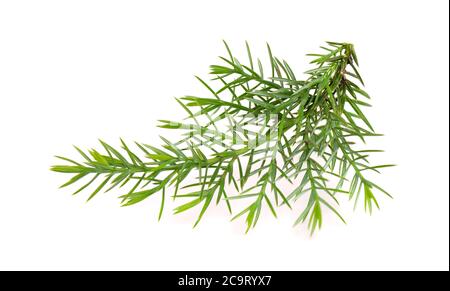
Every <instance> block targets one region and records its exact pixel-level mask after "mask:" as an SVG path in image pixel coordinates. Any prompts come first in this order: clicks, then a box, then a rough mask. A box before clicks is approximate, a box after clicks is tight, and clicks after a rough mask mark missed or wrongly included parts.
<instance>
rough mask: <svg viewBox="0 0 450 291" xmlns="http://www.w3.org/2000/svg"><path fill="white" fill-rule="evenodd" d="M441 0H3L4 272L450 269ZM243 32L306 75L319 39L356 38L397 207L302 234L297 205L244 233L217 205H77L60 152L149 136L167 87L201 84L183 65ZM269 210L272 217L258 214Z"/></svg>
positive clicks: (161, 114) (173, 110) (391, 204)
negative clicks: (60, 169)
mask: <svg viewBox="0 0 450 291" xmlns="http://www.w3.org/2000/svg"><path fill="white" fill-rule="evenodd" d="M448 17H449V16H448V1H443V0H438V1H430V0H427V1H412V0H408V1H380V0H379V1H280V0H278V1H262V0H258V1H226V2H223V1H220V2H219V1H1V2H0V134H1V135H0V139H1V142H0V155H1V156H0V160H1V167H0V269H6V270H11V269H19V270H24V269H32V270H36V269H38V270H47V269H59V270H61V269H62V270H72V269H76V270H78V269H83V270H84V269H90V270H91V269H94V270H97V269H113V270H116V269H118V270H135V269H144V270H175V269H177V270H194V269H206V270H212V269H217V270H231V269H233V270H236V269H240V270H317V269H318V270H324V269H326V270H329V269H331V270H336V269H339V270H342V269H344V270H345V269H357V270H374V269H375V270H380V269H381V270H411V269H413V270H424V269H428V270H430V269H431V270H436V269H440V270H443V269H444V270H448V267H449V182H448V181H449V180H448V174H449V173H448V172H449V164H448V161H449V157H448V153H449V139H448V118H449V111H448V110H449V109H448V108H449V104H448V103H449V102H448V100H449V91H448V88H449V86H448V85H449V83H448V77H449V76H448V72H449V70H448V64H449V62H448V61H449V60H448V55H449V47H448V44H449V42H448V20H449V18H448ZM222 39H226V40H228V41H229V43H230V45H231V46H232V48H234V49H235V50H236V54H238V55H240V56H241V57H242V58H244V57H245V54H244V46H243V45H244V41H245V40H248V41H249V42H250V43H251V44H252V45H253V52H254V54H258V55H260V56H265V53H266V52H265V48H264V46H265V42H266V41H268V42H270V43H271V45H272V48H273V50H274V52H275V54H276V55H279V56H281V57H283V58H285V59H287V60H288V61H289V62H290V64H291V66H292V67H293V68H294V70H295V71H296V72H297V74H298V75H300V73H301V72H303V71H305V70H306V69H307V68H309V67H308V66H307V61H308V60H307V58H306V57H305V54H306V53H309V52H314V51H316V50H317V48H318V46H320V45H321V44H323V41H325V40H334V41H347V42H352V43H354V44H355V46H356V49H357V53H358V55H359V59H360V63H361V73H362V75H363V77H364V79H365V80H366V83H367V91H368V92H369V93H371V95H372V96H373V105H374V107H373V108H371V109H370V110H369V111H368V116H369V117H370V119H371V120H372V122H373V124H374V125H375V127H376V129H377V130H378V131H379V132H383V133H385V136H384V137H381V138H376V139H374V140H371V141H370V147H374V148H377V147H378V148H382V149H384V150H386V153H384V154H382V155H379V156H377V157H376V160H375V163H376V162H387V163H391V162H393V163H396V164H398V165H399V166H398V167H396V168H392V169H387V170H385V171H383V175H381V176H379V177H377V178H378V180H377V181H378V182H379V183H380V184H381V185H383V186H384V187H385V188H387V189H388V190H389V191H390V192H391V193H392V194H393V195H394V196H395V199H394V200H388V199H383V198H381V204H382V209H381V211H376V212H375V213H374V214H373V215H372V216H368V215H366V214H365V213H364V211H362V210H361V208H360V209H358V210H357V211H356V212H353V211H352V209H351V208H352V205H347V204H348V203H345V202H344V203H343V209H342V210H343V214H344V215H345V217H346V218H347V220H348V225H343V224H341V223H340V222H339V221H338V220H336V219H335V217H333V216H331V215H327V216H326V218H325V219H326V221H325V223H324V228H323V229H322V230H321V231H320V232H319V233H318V234H317V235H315V236H313V237H312V238H310V237H309V236H308V235H307V234H306V229H305V227H299V228H293V227H292V223H293V221H294V220H295V218H296V216H297V215H298V211H299V209H300V207H301V205H296V206H297V208H296V209H297V212H290V211H283V210H282V211H281V213H280V217H279V219H278V220H275V219H273V218H272V217H271V216H270V215H263V217H262V219H261V220H260V222H259V224H258V226H257V228H256V229H255V230H253V231H251V232H250V233H249V234H248V235H244V234H243V232H244V226H243V221H242V220H241V221H237V222H233V223H230V222H229V218H228V216H226V215H225V214H226V211H225V209H224V208H223V207H219V208H214V209H212V210H209V212H207V214H206V216H205V217H204V220H203V221H202V223H201V224H200V227H198V228H196V229H194V230H193V229H192V223H193V222H194V219H195V215H196V213H197V211H194V212H191V213H188V214H186V215H180V216H172V215H171V210H170V208H171V207H173V206H174V204H171V203H169V204H168V205H167V206H168V208H167V209H166V212H165V215H164V218H163V220H162V222H160V223H158V222H157V219H156V217H157V211H158V207H159V203H160V200H159V196H158V195H156V196H154V197H152V198H150V199H148V200H146V201H145V202H143V203H141V204H140V205H137V206H135V207H129V208H121V207H119V201H118V199H117V195H116V194H120V193H108V194H103V195H99V196H98V197H96V198H95V199H94V200H93V201H91V202H90V203H88V204H86V203H85V199H86V198H87V196H86V193H85V194H84V195H83V194H81V195H79V196H75V197H73V196H71V195H70V193H71V192H70V191H69V190H67V189H63V190H58V189H57V186H58V185H59V184H61V183H62V182H63V180H65V178H66V177H64V176H63V175H61V174H56V173H51V172H50V171H49V170H48V169H49V166H50V165H52V164H54V163H55V162H56V160H55V159H54V158H53V155H55V154H59V155H68V156H71V157H73V156H75V152H74V151H73V149H72V147H71V145H72V144H77V145H80V146H82V147H94V146H97V145H98V143H97V138H102V139H104V140H106V141H108V142H110V143H111V144H113V145H118V138H119V137H123V138H124V139H125V140H127V141H134V140H136V141H142V142H147V143H155V142H157V138H158V134H160V133H161V132H162V130H159V129H156V128H155V124H156V120H157V119H164V118H165V119H179V118H180V116H181V115H180V113H182V111H181V110H180V109H179V108H178V107H179V106H178V105H177V104H176V103H175V102H174V100H173V98H172V97H175V96H182V95H185V94H194V95H195V94H198V95H201V93H203V92H204V91H203V89H202V88H200V86H199V84H198V83H197V82H196V81H195V79H194V78H193V75H194V74H198V75H200V76H203V77H207V72H208V66H209V65H210V64H213V63H216V62H217V61H218V60H217V56H218V55H223V54H224V49H223V47H222V43H221V40H222ZM266 212H267V211H266Z"/></svg>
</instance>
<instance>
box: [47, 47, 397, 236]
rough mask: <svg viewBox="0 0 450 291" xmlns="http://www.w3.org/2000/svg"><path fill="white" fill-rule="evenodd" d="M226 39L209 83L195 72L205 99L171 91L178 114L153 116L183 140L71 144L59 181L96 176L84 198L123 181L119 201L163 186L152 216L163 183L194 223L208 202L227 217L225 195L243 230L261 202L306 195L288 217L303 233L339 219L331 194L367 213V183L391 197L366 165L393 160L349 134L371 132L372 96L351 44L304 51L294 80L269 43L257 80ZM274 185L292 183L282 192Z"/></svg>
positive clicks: (257, 65) (371, 197) (253, 64)
mask: <svg viewBox="0 0 450 291" xmlns="http://www.w3.org/2000/svg"><path fill="white" fill-rule="evenodd" d="M225 45H226V49H227V52H228V55H229V56H228V57H221V58H220V59H221V60H222V62H223V64H221V65H213V66H211V74H212V76H213V79H212V80H211V82H210V83H207V82H205V81H203V80H202V79H200V78H198V77H197V79H198V81H199V82H200V83H201V84H202V86H204V87H205V89H206V91H207V92H209V94H210V97H197V96H185V97H182V98H179V99H177V100H176V101H177V102H178V104H179V105H180V106H181V107H182V108H183V109H184V110H185V111H186V113H187V117H186V119H185V121H184V122H172V121H168V120H161V121H160V123H161V124H160V127H162V128H166V129H171V130H181V131H183V138H181V139H180V140H178V141H176V142H171V141H169V140H167V139H166V138H164V137H161V141H162V145H161V146H160V147H154V146H151V145H147V144H141V143H136V145H135V148H136V151H133V150H131V149H130V147H129V146H128V145H127V144H126V143H125V142H124V141H122V140H121V149H116V148H114V147H112V146H110V145H109V144H107V143H105V142H103V141H100V143H101V146H102V149H101V150H94V149H93V150H89V151H83V150H81V149H79V148H76V150H77V151H78V153H79V154H80V155H81V161H79V162H78V161H74V160H71V159H68V158H64V157H58V158H59V159H61V160H63V161H64V162H65V164H64V165H56V166H53V167H52V168H51V169H52V170H53V171H55V172H60V173H67V174H72V175H73V176H72V178H71V179H70V180H69V181H68V182H67V183H65V184H64V185H62V187H66V186H69V185H72V184H75V183H80V182H81V181H84V182H83V183H82V184H81V185H82V186H81V187H80V188H78V189H77V190H76V191H75V192H74V194H77V193H79V192H81V191H83V190H85V189H87V188H88V187H90V186H91V185H93V183H94V182H98V183H97V185H96V186H94V188H93V190H92V192H91V194H90V196H89V198H88V200H90V199H92V198H93V197H94V196H95V195H97V194H98V193H99V192H100V191H104V192H107V191H110V190H112V189H114V188H122V187H124V186H125V185H129V186H130V187H129V189H128V190H127V191H125V194H124V195H121V196H120V198H121V199H122V205H124V206H129V205H133V204H136V203H138V202H141V201H143V200H145V199H146V198H148V197H150V196H152V195H154V194H156V193H161V194H162V196H161V209H160V212H159V214H158V217H159V218H161V216H162V214H163V209H164V204H165V203H164V202H165V199H167V197H166V195H165V194H166V193H167V191H168V190H169V189H170V191H171V193H173V195H172V196H173V198H174V199H175V200H177V201H178V200H180V201H185V202H184V203H183V204H181V205H180V206H178V207H176V208H175V209H174V212H175V213H181V212H184V211H186V210H190V209H192V208H197V209H198V211H199V216H198V219H197V221H196V222H195V225H197V224H198V223H199V222H200V220H201V219H202V218H203V216H204V214H205V213H206V210H207V209H208V208H209V207H210V206H211V204H212V203H216V204H219V203H221V202H222V203H225V204H226V206H227V208H228V210H229V212H230V214H231V213H232V205H231V204H232V202H233V201H234V200H236V199H244V200H247V201H249V202H248V206H247V207H245V208H244V209H243V210H241V211H240V212H238V213H237V214H235V215H234V216H233V220H234V219H238V218H241V217H245V221H246V225H247V231H248V230H249V229H250V228H252V227H254V226H255V225H256V224H257V222H258V219H259V217H260V213H261V211H262V210H263V208H265V209H268V210H269V211H270V212H271V213H272V214H273V215H274V216H275V217H276V208H277V207H281V206H286V207H289V208H292V207H293V206H294V203H296V202H297V200H298V199H299V198H301V197H303V196H305V195H309V196H308V197H306V198H307V199H306V201H307V202H306V205H303V207H302V209H301V211H300V214H299V217H298V219H297V221H296V224H298V223H302V222H305V221H307V222H308V226H309V229H310V231H311V233H313V232H314V231H315V230H316V229H318V228H320V227H321V226H322V218H323V214H322V213H323V211H326V210H329V211H331V212H332V213H334V214H336V215H337V217H338V218H339V219H341V220H342V221H344V219H343V218H342V216H341V215H340V214H339V212H338V211H337V209H336V205H338V204H339V203H338V196H342V195H343V196H346V197H348V198H349V199H352V200H354V201H355V206H356V205H357V203H358V201H359V196H360V195H364V207H365V209H366V210H367V211H368V212H372V209H373V206H376V207H377V208H378V207H379V205H378V201H377V199H376V198H375V194H374V192H373V190H377V191H379V192H381V193H384V194H386V195H388V196H389V194H388V193H387V192H386V191H385V190H383V189H382V188H381V187H380V186H378V185H376V184H375V183H374V182H372V181H371V180H369V178H368V177H367V176H366V175H365V172H366V171H372V172H378V169H380V168H383V167H389V166H392V165H378V166H370V165H369V162H368V157H369V154H370V153H372V152H377V151H376V150H358V149H357V148H356V141H357V139H359V140H361V141H362V142H365V140H366V138H367V137H370V136H377V135H378V134H376V133H375V132H374V129H373V127H372V125H371V124H370V123H369V120H368V119H367V118H366V116H365V115H364V113H363V110H362V108H364V107H368V106H370V105H369V103H367V99H369V98H370V97H369V95H368V94H367V93H366V92H365V91H364V90H363V89H362V88H361V85H363V84H364V83H363V80H362V78H361V75H360V74H359V72H358V69H357V67H358V60H357V58H356V53H355V50H354V47H353V45H351V44H348V43H336V42H327V46H326V47H321V48H322V50H323V52H322V53H319V54H311V55H310V56H312V57H313V60H312V61H311V64H313V65H314V66H315V67H314V68H313V69H311V70H309V71H307V72H306V75H307V78H306V79H305V80H298V79H297V78H296V77H295V75H294V72H293V71H292V69H291V67H290V66H289V65H288V63H287V62H286V61H284V60H280V59H278V58H276V57H274V56H273V55H272V51H271V49H270V47H269V46H267V49H268V55H269V63H270V70H269V72H270V75H269V77H265V75H264V74H265V73H264V70H263V65H262V62H261V61H260V60H259V59H256V60H255V59H254V58H253V56H252V54H251V51H250V47H249V46H248V44H247V45H246V48H247V54H248V59H249V60H248V64H247V65H244V64H243V63H241V62H240V61H238V60H237V59H236V58H235V57H233V55H232V53H231V50H230V49H229V47H228V45H227V44H226V43H225ZM358 83H359V84H361V85H358ZM213 87H214V88H216V89H213ZM255 125H256V126H255ZM97 180H98V181H97ZM188 181H189V182H188ZM188 183H190V184H188ZM282 183H290V184H292V185H294V187H292V188H293V189H294V190H293V191H290V193H286V192H285V191H284V190H283V188H285V187H283V186H281V185H282ZM180 192H182V193H180ZM230 193H231V195H230ZM344 222H345V221H344Z"/></svg>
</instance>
